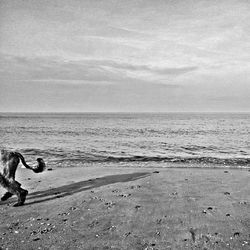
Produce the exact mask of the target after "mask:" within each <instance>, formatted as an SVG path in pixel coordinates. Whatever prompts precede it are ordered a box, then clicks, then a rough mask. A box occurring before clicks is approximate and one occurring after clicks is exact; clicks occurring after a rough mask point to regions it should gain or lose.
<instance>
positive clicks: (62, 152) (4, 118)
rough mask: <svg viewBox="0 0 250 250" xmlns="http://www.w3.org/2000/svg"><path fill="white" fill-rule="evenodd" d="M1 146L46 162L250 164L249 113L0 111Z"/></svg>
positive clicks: (67, 164)
mask: <svg viewBox="0 0 250 250" xmlns="http://www.w3.org/2000/svg"><path fill="white" fill-rule="evenodd" d="M0 145H1V148H6V149H11V150H17V151H19V152H21V153H22V154H24V156H25V158H26V159H27V162H29V163H32V162H33V163H34V160H35V159H36V158H37V157H42V158H44V160H45V161H46V162H47V165H48V166H51V167H74V166H82V167H85V166H92V164H95V165H96V164H99V165H102V166H106V165H110V164H112V165H114V166H143V167H147V166H157V167H174V166H185V167H194V166H195V167H217V166H218V167H236V168H238V167H245V168H246V167H250V114H249V113H239V114H236V113H233V114H230V113H159V114H155V113H152V114H149V113H141V114H139V113H138V114H128V113H109V114H108V113H106V114H103V113H81V114H39V113H38V114H8V113H1V114H0Z"/></svg>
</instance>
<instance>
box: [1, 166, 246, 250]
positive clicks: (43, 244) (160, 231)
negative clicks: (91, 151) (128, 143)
mask: <svg viewBox="0 0 250 250" xmlns="http://www.w3.org/2000/svg"><path fill="white" fill-rule="evenodd" d="M194 169H195V171H193V170H194ZM249 176H250V172H249V171H248V170H247V169H229V168H203V167H202V168H188V167H182V168H180V167H177V168H174V167H168V168H161V167H151V168H150V167H144V168H143V167H139V168H135V167H106V166H105V167H93V166H91V167H71V168H54V169H52V171H45V172H44V173H41V174H35V173H33V172H31V171H29V170H27V169H21V168H20V169H18V171H17V180H18V181H19V182H20V183H22V186H23V187H24V188H26V189H28V190H29V195H28V196H27V200H26V203H25V205H24V206H22V207H19V208H14V207H12V206H11V205H12V204H13V203H14V202H15V201H16V197H13V198H11V199H10V201H7V202H1V203H0V213H1V217H0V246H1V247H2V248H3V249H6V248H8V249H9V250H11V249H39V247H40V249H158V250H159V249H192V248H195V247H196V248H198V249H203V248H206V249H249V246H250V244H249V243H250V233H249V232H250V214H249V209H250V197H249V190H250V184H249ZM3 193H4V190H3V189H0V195H2V194H3Z"/></svg>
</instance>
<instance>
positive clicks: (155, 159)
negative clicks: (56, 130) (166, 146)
mask: <svg viewBox="0 0 250 250" xmlns="http://www.w3.org/2000/svg"><path fill="white" fill-rule="evenodd" d="M20 152H21V153H23V154H24V155H27V156H28V157H29V158H31V157H32V158H33V157H38V156H39V157H43V158H44V159H45V160H46V161H47V162H50V163H51V164H53V165H56V164H60V165H61V164H64V163H65V165H69V164H68V163H74V164H75V163H79V164H82V163H117V164H119V163H172V164H178V163H182V164H200V165H205V164H213V165H221V166H225V167H226V166H234V167H236V166H244V167H250V157H225V158H222V157H212V156H149V155H146V156H142V155H132V156H131V155H129V156H128V155H124V156H117V155H114V154H115V152H113V153H114V154H113V155H110V152H107V151H102V152H98V151H95V152H94V153H93V152H83V151H80V150H76V151H65V150H62V149H53V150H42V149H23V150H20Z"/></svg>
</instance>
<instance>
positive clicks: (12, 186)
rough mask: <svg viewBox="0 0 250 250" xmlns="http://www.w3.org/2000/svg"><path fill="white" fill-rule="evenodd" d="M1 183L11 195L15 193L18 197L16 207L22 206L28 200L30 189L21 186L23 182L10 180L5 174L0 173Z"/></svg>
mask: <svg viewBox="0 0 250 250" xmlns="http://www.w3.org/2000/svg"><path fill="white" fill-rule="evenodd" d="M0 184H1V185H2V186H3V187H4V188H6V189H7V190H8V193H10V194H11V195H13V194H15V195H16V196H17V198H18V201H17V203H16V204H14V206H15V207H17V206H22V205H23V204H24V202H25V200H26V196H27V194H28V191H27V190H25V189H22V188H21V184H20V183H19V182H17V181H15V180H11V181H10V180H8V179H7V178H5V177H4V176H3V175H1V174H0Z"/></svg>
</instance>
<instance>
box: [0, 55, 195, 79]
mask: <svg viewBox="0 0 250 250" xmlns="http://www.w3.org/2000/svg"><path fill="white" fill-rule="evenodd" d="M1 58H2V60H1V62H0V65H1V68H2V77H4V78H8V79H16V80H30V81H42V80H45V81H46V80H50V81H51V82H53V80H54V81H60V80H61V81H64V82H65V81H69V80H72V81H79V82H84V81H85V82H112V83H119V82H123V83H124V82H129V81H130V80H140V81H145V82H147V81H148V79H147V77H149V76H150V81H156V82H157V80H160V79H162V77H164V76H165V77H177V76H180V75H183V74H186V73H189V72H193V71H196V70H198V67H197V66H192V67H191V66H186V67H176V68H174V67H171V68H170V67H155V66H149V65H141V64H129V63H124V62H118V61H113V60H96V59H93V60H81V61H64V60H63V59H59V58H53V57H52V58H48V57H36V58H27V57H20V56H10V55H2V56H1Z"/></svg>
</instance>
